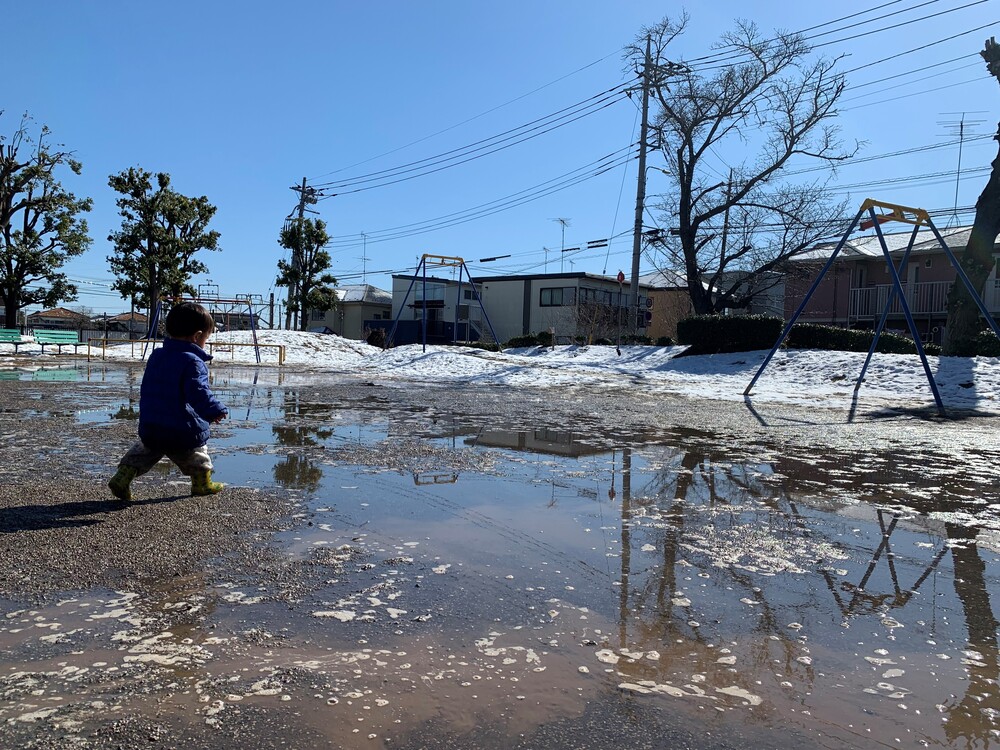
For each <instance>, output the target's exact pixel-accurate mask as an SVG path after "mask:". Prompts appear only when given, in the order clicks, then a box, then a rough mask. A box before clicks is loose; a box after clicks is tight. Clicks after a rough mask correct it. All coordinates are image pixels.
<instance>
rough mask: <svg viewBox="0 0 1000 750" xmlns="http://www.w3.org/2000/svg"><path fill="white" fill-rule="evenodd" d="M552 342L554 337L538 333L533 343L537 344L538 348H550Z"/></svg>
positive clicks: (544, 332)
mask: <svg viewBox="0 0 1000 750" xmlns="http://www.w3.org/2000/svg"><path fill="white" fill-rule="evenodd" d="M554 340H555V336H553V335H552V334H551V333H549V332H548V331H539V332H538V333H537V334H536V335H535V341H537V342H538V345H539V346H552V342H553V341H554Z"/></svg>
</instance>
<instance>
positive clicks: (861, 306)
mask: <svg viewBox="0 0 1000 750" xmlns="http://www.w3.org/2000/svg"><path fill="white" fill-rule="evenodd" d="M892 288H893V287H892V284H879V285H877V286H868V287H862V288H855V289H851V307H850V316H851V317H852V318H855V319H862V320H864V319H866V318H868V319H870V318H878V317H879V316H881V315H882V311H883V310H884V309H885V304H886V302H887V301H888V299H889V295H890V294H891V293H892ZM950 290H951V282H950V281H924V282H918V283H916V284H903V294H904V296H905V298H906V304H907V305H908V306H909V308H910V312H911V313H913V314H914V315H917V316H922V315H923V316H929V315H945V314H946V313H947V312H948V292H949V291H950ZM983 301H984V302H985V303H986V308H987V309H988V310H989V311H990V312H991V313H995V312H997V311H998V310H1000V282H998V281H994V280H992V279H991V280H989V281H987V282H986V289H985V290H984V293H983ZM889 314H890V315H900V316H901V315H902V314H903V306H902V305H901V304H900V301H899V298H898V297H896V298H895V299H894V300H893V303H892V306H891V307H890V308H889Z"/></svg>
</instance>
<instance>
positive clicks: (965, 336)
mask: <svg viewBox="0 0 1000 750" xmlns="http://www.w3.org/2000/svg"><path fill="white" fill-rule="evenodd" d="M979 54H980V55H982V56H983V59H984V60H985V61H986V69H987V70H988V71H989V72H990V75H993V76H995V77H996V78H997V80H998V81H1000V45H998V44H997V43H996V40H995V39H994V38H993V37H990V39H989V40H988V41H987V42H986V47H985V49H983V51H981V52H980V53H979ZM994 137H995V138H996V139H997V140H1000V126H998V128H997V135H996V136H994ZM992 166H993V169H992V171H991V172H990V178H989V180H988V181H987V182H986V187H985V188H983V192H982V193H980V195H979V200H977V201H976V218H975V219H974V220H973V223H972V232H971V233H970V234H969V241H968V243H967V244H966V246H965V252H964V253H962V258H961V260H960V261H959V262H960V263H961V265H962V269H963V270H964V271H965V274H966V276H968V277H969V281H971V282H972V286H973V287H975V288H976V290H977V291H978V292H979V293H980V295H982V292H983V287H984V286H985V285H986V279H987V277H989V275H990V271H991V270H993V263H994V260H993V245H994V243H995V242H996V239H997V235H998V234H1000V153H998V154H997V157H996V158H995V159H994V160H993V165H992ZM945 331H946V333H945V342H944V353H945V354H950V355H955V356H970V355H973V354H975V353H976V341H975V340H976V334H978V333H979V307H978V306H977V305H976V303H975V301H974V300H973V299H972V297H971V295H970V294H969V292H968V290H967V289H966V288H965V285H964V284H963V283H962V282H961V280H960V279H955V283H954V284H953V285H952V288H951V291H950V292H949V294H948V320H947V323H946V328H945Z"/></svg>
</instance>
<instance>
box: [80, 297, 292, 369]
mask: <svg viewBox="0 0 1000 750" xmlns="http://www.w3.org/2000/svg"><path fill="white" fill-rule="evenodd" d="M181 302H194V303H196V304H199V305H202V306H204V307H205V308H206V309H207V310H208V312H209V313H210V314H211V316H212V318H213V319H214V320H215V323H216V326H218V327H220V328H221V329H222V330H227V331H228V330H232V329H231V327H230V324H231V322H232V320H233V319H236V320H238V321H240V322H242V321H244V320H246V321H247V324H248V326H249V330H250V333H251V337H252V338H253V343H245V344H244V343H229V342H227V343H217V344H215V346H218V347H226V346H229V347H237V346H252V347H253V348H254V355H255V357H256V359H257V364H260V361H261V358H260V350H261V347H270V348H273V347H277V348H278V364H279V365H280V364H283V363H284V361H285V347H284V346H281V345H279V344H261V343H260V342H259V341H258V340H257V318H258V317H259V315H260V312H262V311H263V310H264V309H265V308H267V307H268V303H265V302H264V298H263V297H262V296H261V295H259V294H244V295H236V297H234V298H232V299H226V298H222V297H202V296H198V297H175V298H173V299H167V298H164V297H161V298H160V299H158V300H157V301H156V308H155V309H154V310H153V315H152V317H151V318H150V320H149V329H148V330H147V331H146V336H145V338H144V339H142V341H143V344H144V346H143V349H142V359H144V360H145V359H146V349H147V347H148V346H149V345H150V344H152V345H153V347H154V348H155V347H156V343H157V342H158V341H159V339H157V338H156V334H157V332H158V331H159V328H160V318H161V316H162V314H163V307H164V303H166V305H167V306H170V305H174V304H179V303H181ZM255 308H256V309H255ZM258 310H259V311H260V312H258ZM239 327H241V326H238V328H239ZM209 346H210V347H211V346H212V342H209ZM209 351H211V348H210V350H209ZM89 353H90V352H89V347H88V356H89Z"/></svg>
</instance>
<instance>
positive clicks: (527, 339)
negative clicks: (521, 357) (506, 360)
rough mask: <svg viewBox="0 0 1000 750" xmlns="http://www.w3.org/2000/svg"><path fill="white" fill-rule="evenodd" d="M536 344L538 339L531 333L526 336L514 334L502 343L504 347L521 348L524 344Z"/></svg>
mask: <svg viewBox="0 0 1000 750" xmlns="http://www.w3.org/2000/svg"><path fill="white" fill-rule="evenodd" d="M537 344H538V339H536V338H535V337H534V336H532V335H527V336H514V337H513V338H511V339H510V341H508V342H507V343H506V344H504V348H505V349H521V348H523V347H526V346H536V345H537Z"/></svg>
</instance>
